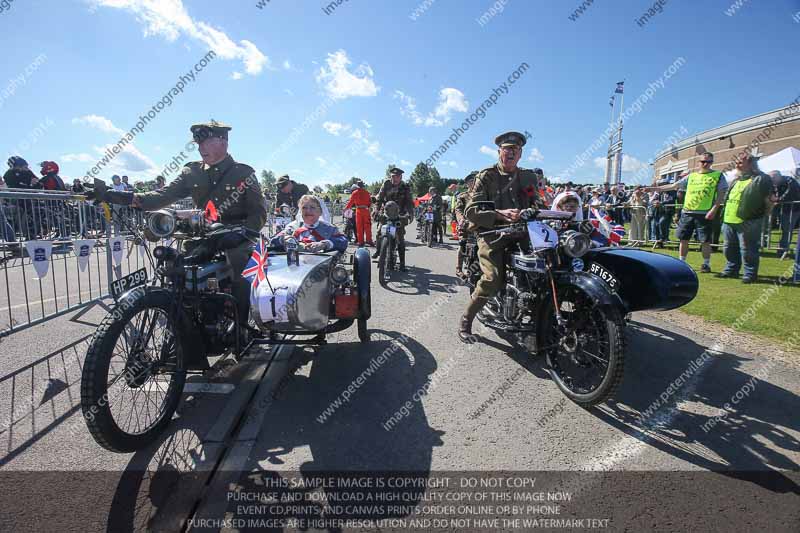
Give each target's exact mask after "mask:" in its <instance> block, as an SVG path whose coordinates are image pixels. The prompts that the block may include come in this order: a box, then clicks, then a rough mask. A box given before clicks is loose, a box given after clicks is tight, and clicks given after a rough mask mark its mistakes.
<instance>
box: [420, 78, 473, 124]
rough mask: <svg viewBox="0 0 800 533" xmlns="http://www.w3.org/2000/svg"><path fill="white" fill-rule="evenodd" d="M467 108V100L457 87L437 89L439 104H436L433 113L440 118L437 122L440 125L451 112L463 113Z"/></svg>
mask: <svg viewBox="0 0 800 533" xmlns="http://www.w3.org/2000/svg"><path fill="white" fill-rule="evenodd" d="M467 109H469V102H467V99H466V98H465V97H464V93H462V92H461V91H459V90H458V89H454V88H452V87H448V88H445V89H442V90H441V91H439V105H437V106H436V109H435V110H434V111H433V114H434V116H436V117H437V118H439V119H440V120H441V122H440V123H439V124H437V125H438V126H440V125H442V124H443V123H446V122H448V121H449V120H450V116H451V115H452V114H453V112H459V113H465V112H466V111H467ZM426 125H427V124H426Z"/></svg>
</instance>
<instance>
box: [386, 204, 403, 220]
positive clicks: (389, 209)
mask: <svg viewBox="0 0 800 533" xmlns="http://www.w3.org/2000/svg"><path fill="white" fill-rule="evenodd" d="M383 211H384V212H385V213H386V217H387V218H389V219H392V220H394V219H396V218H398V217H399V216H400V206H399V205H397V202H386V205H385V206H384V207H383Z"/></svg>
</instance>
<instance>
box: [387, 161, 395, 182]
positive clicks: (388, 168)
mask: <svg viewBox="0 0 800 533" xmlns="http://www.w3.org/2000/svg"><path fill="white" fill-rule="evenodd" d="M395 166H397V165H395V164H394V163H392V164H391V165H389V166H388V167H386V175H385V176H384V177H385V179H387V180H388V179H389V171H390V170H392V169H393V168H394V167H395Z"/></svg>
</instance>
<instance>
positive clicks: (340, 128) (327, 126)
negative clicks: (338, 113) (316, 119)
mask: <svg viewBox="0 0 800 533" xmlns="http://www.w3.org/2000/svg"><path fill="white" fill-rule="evenodd" d="M350 127H351V126H350V124H342V123H341V122H331V121H329V120H326V121H325V122H323V123H322V129H324V130H325V131H327V132H328V133H330V134H331V135H336V136H338V135H339V134H340V133H342V132H345V131H349V130H350Z"/></svg>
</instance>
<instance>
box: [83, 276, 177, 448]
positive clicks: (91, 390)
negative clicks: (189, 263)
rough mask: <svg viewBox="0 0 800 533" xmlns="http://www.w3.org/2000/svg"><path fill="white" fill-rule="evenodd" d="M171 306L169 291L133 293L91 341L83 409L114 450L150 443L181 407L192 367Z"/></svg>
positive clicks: (94, 431)
mask: <svg viewBox="0 0 800 533" xmlns="http://www.w3.org/2000/svg"><path fill="white" fill-rule="evenodd" d="M171 305H172V302H171V299H170V294H169V293H168V292H166V291H163V292H162V291H159V292H145V293H138V294H137V293H134V294H131V295H130V296H129V297H128V298H126V299H123V300H121V301H120V302H119V303H118V305H117V306H116V308H115V311H114V313H112V314H109V315H108V316H107V317H106V318H105V319H104V320H103V322H102V323H101V324H100V327H99V328H98V329H97V332H96V333H95V335H94V337H93V338H92V342H91V344H90V345H89V350H88V351H87V353H86V361H85V363H84V365H83V373H82V375H81V409H82V412H83V418H84V420H85V422H86V426H87V427H88V429H89V432H90V433H91V435H92V437H93V438H94V440H95V441H96V442H97V443H98V444H99V445H100V446H102V447H103V448H105V449H107V450H109V451H112V452H117V453H129V452H133V451H136V450H139V449H141V448H144V447H146V446H148V445H149V444H151V443H152V442H153V441H155V440H156V439H157V438H158V436H159V435H160V434H161V432H162V431H163V430H164V429H165V428H166V426H167V425H168V424H169V423H170V421H171V420H172V415H173V414H174V413H175V409H176V408H177V406H178V402H179V401H180V398H181V394H182V392H183V386H184V383H185V382H186V370H185V369H184V365H183V353H182V349H181V343H180V336H179V335H178V334H177V329H176V325H175V324H174V323H173V321H172V319H171V318H170V307H171ZM117 311H119V312H117ZM112 373H113V375H110V374H112ZM126 405H127V407H128V409H129V410H128V411H126V410H125V407H126ZM151 411H154V412H151ZM142 418H145V421H144V423H143V422H142ZM133 419H135V420H133ZM132 421H133V422H134V423H135V426H134V427H131V422H132Z"/></svg>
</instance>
